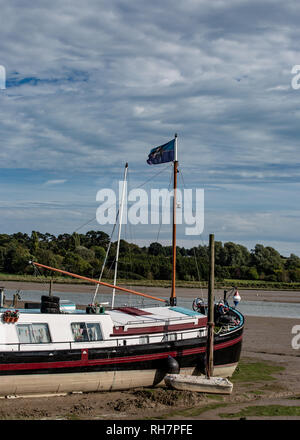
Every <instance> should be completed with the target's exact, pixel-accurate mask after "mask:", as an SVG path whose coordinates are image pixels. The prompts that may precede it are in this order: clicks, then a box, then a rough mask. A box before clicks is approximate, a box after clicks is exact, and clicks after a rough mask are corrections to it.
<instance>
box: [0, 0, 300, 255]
mask: <svg viewBox="0 0 300 440" xmlns="http://www.w3.org/2000/svg"><path fill="white" fill-rule="evenodd" d="M299 22H300V5H298V4H297V3H296V2H294V1H290V0H287V1H285V2H280V1H274V0H272V1H270V0H265V1H263V2H261V1H256V0H251V1H250V0H249V1H248V0H227V1H225V0H215V1H213V2H212V1H208V0H202V1H195V0H187V1H185V2H181V3H178V2H177V3H176V2H173V1H172V2H171V1H170V0H164V1H160V2H158V1H152V2H146V1H144V0H139V1H137V0H133V1H131V2H130V3H126V4H125V3H124V2H122V1H98V0H97V1H96V0H87V1H86V2H85V3H84V6H83V3H82V2H79V1H78V0H73V1H72V2H70V1H62V2H61V1H60V2H59V1H57V0H53V1H52V2H51V3H49V2H44V1H37V2H35V3H34V5H27V4H26V3H25V2H21V1H19V0H12V1H10V2H6V3H5V4H3V5H2V6H1V27H0V65H3V66H4V67H5V69H6V75H7V79H6V89H5V90H0V134H1V148H0V167H1V170H0V179H1V180H0V183H1V190H0V201H1V203H0V231H1V232H2V233H14V232H18V231H22V232H27V233H31V231H32V230H39V231H41V232H50V233H53V234H59V233H63V232H68V233H72V232H73V231H74V230H78V232H82V233H84V232H86V231H88V230H89V229H102V230H105V231H106V232H108V233H109V232H110V231H111V226H106V227H103V226H100V225H98V224H97V222H96V221H95V220H93V219H94V217H95V215H96V209H97V207H98V206H99V203H98V202H97V201H96V193H97V191H98V190H99V189H101V188H108V187H111V188H115V187H116V185H117V181H118V180H119V179H120V178H121V177H122V174H123V167H124V164H125V162H126V161H127V162H128V163H129V188H133V187H136V186H139V185H141V184H143V183H144V182H145V181H146V180H147V179H150V178H151V177H153V176H154V175H155V174H156V173H157V172H158V171H159V170H160V169H161V168H163V165H157V166H152V167H151V166H149V165H147V163H146V159H147V156H148V153H149V151H150V149H151V148H153V147H154V146H156V145H160V144H163V143H165V142H167V141H168V140H170V139H171V138H172V137H173V135H174V133H175V132H177V133H178V143H179V162H180V169H181V171H182V175H183V177H184V183H185V185H186V187H189V188H196V187H198V188H204V190H205V229H204V232H203V234H202V235H201V236H200V237H198V236H197V237H191V236H185V235H184V232H183V231H184V229H183V228H180V227H179V228H178V244H179V245H183V246H187V247H190V246H194V245H198V244H202V243H203V242H207V240H208V234H209V233H215V238H216V240H221V241H223V242H225V241H234V242H237V243H241V244H244V245H245V246H247V247H248V248H249V249H251V248H253V247H254V245H255V244H256V243H262V244H264V245H266V246H267V245H269V246H273V247H275V248H276V249H278V250H279V251H280V252H281V253H282V254H283V255H289V254H290V253H292V252H293V253H296V254H298V255H300V234H299V211H300V207H299V206H300V204H299V202H300V200H299V184H300V171H299V170H300V168H299V162H300V156H299V140H300V124H299V117H300V105H299V104H300V90H294V89H293V88H292V87H291V80H292V77H293V75H292V74H291V70H292V68H293V66H294V65H296V64H300V53H299V47H298V46H299V37H300V35H299V34H300V30H299ZM179 183H180V182H179ZM168 184H169V171H167V172H166V173H165V175H164V174H160V175H159V176H157V177H156V178H155V179H153V180H152V181H151V183H150V182H148V183H147V184H146V186H145V187H146V188H147V189H148V190H150V188H151V185H153V186H154V187H168ZM90 220H91V221H90ZM89 221H90V223H88V224H87V225H85V224H86V223H87V222H89ZM83 225H85V226H83ZM124 229H125V230H124V234H125V236H124V238H126V239H128V240H131V241H135V242H136V243H138V244H145V245H149V243H151V242H152V241H155V240H156V238H157V234H158V228H157V226H155V227H154V226H145V225H138V226H135V227H134V228H133V227H130V225H129V226H128V227H127V228H124ZM169 237H170V231H169V230H168V228H166V227H162V228H161V230H160V234H159V240H160V241H161V242H162V243H165V244H166V243H168V242H169Z"/></svg>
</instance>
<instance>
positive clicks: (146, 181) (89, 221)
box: [73, 164, 170, 233]
mask: <svg viewBox="0 0 300 440" xmlns="http://www.w3.org/2000/svg"><path fill="white" fill-rule="evenodd" d="M169 167H170V165H169V164H168V166H166V167H164V168H163V169H161V170H160V171H159V172H158V173H156V174H154V175H153V176H151V177H150V178H149V179H147V180H145V182H143V183H141V185H139V186H137V187H136V188H137V189H138V188H142V187H143V186H144V185H146V183H148V182H149V181H151V180H152V179H154V178H155V177H156V176H158V175H160V174H162V173H163V172H164V171H165V170H166V169H167V168H169ZM117 202H119V199H118V200H117ZM112 206H114V203H112V204H111V205H110V206H108V207H107V209H109V208H111V207H112ZM96 218H97V217H96V216H94V217H93V218H91V219H90V220H88V221H87V222H85V223H84V224H82V225H81V226H79V227H78V228H77V229H75V230H74V231H73V233H74V232H77V231H79V230H80V229H82V228H84V226H86V225H89V224H90V223H92V222H93V221H94V220H96Z"/></svg>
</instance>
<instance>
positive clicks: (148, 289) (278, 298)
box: [0, 280, 300, 303]
mask: <svg viewBox="0 0 300 440" xmlns="http://www.w3.org/2000/svg"><path fill="white" fill-rule="evenodd" d="M119 285H120V286H122V287H128V288H134V290H136V291H140V292H142V293H146V294H151V295H153V296H157V297H160V296H161V297H166V296H168V295H169V292H170V286H166V287H157V286H142V285H137V284H135V283H132V284H130V283H122V282H119ZM0 286H1V287H4V289H5V290H32V291H43V292H45V294H48V292H49V281H47V282H46V281H44V282H32V281H1V280H0ZM111 290H112V289H110V288H107V287H104V286H101V292H102V293H110V292H111ZM52 291H53V293H54V292H57V293H59V292H62V293H63V292H70V293H71V292H74V293H82V294H91V293H92V292H94V291H95V285H94V284H87V283H78V282H77V283H60V282H57V283H56V282H54V283H53V289H52ZM238 291H239V293H240V295H241V296H242V299H244V300H247V301H267V302H284V303H300V290H298V291H297V290H271V289H270V290H262V289H248V288H242V287H238ZM223 292H224V289H221V288H218V287H217V288H215V295H216V296H218V297H221V298H222V297H223ZM176 293H177V296H178V297H184V298H195V297H197V296H201V297H204V298H206V297H207V288H205V287H204V288H203V287H202V288H201V287H198V288H197V287H177V288H176Z"/></svg>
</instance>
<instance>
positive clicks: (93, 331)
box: [71, 322, 103, 342]
mask: <svg viewBox="0 0 300 440" xmlns="http://www.w3.org/2000/svg"><path fill="white" fill-rule="evenodd" d="M71 328H72V333H73V337H74V341H75V342H90V341H102V340H103V336H102V332H101V328H100V325H99V324H98V323H92V322H88V323H86V322H72V324H71Z"/></svg>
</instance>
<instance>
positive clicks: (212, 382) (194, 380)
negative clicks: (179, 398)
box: [165, 374, 233, 394]
mask: <svg viewBox="0 0 300 440" xmlns="http://www.w3.org/2000/svg"><path fill="white" fill-rule="evenodd" d="M165 383H166V385H167V386H168V387H170V388H173V389H175V390H181V391H193V392H197V393H214V394H231V392H232V388H233V384H232V383H231V382H229V380H228V379H224V378H223V377H211V378H209V379H208V378H206V377H204V376H203V377H201V376H191V375H187V374H167V375H166V377H165Z"/></svg>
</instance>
